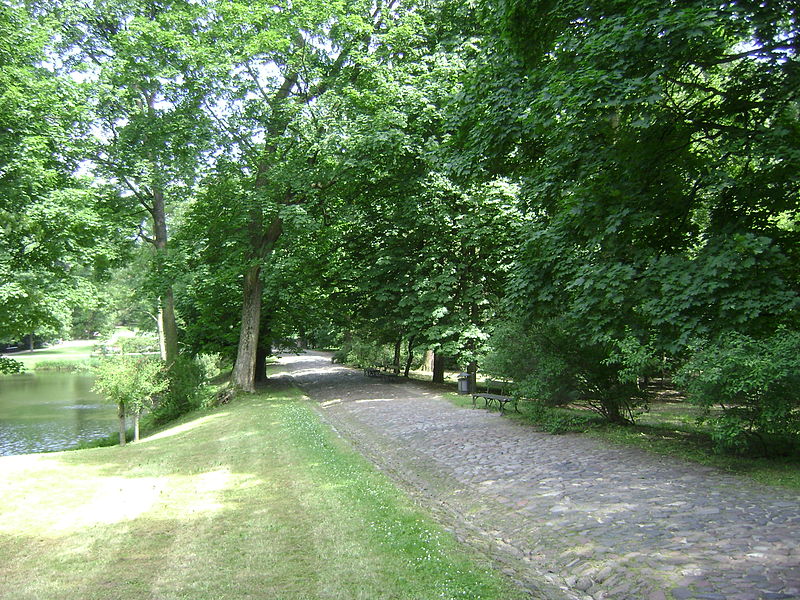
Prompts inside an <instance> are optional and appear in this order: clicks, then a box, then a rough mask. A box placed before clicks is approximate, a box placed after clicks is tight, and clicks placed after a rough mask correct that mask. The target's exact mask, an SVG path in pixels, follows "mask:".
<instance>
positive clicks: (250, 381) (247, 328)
mask: <svg viewBox="0 0 800 600" xmlns="http://www.w3.org/2000/svg"><path fill="white" fill-rule="evenodd" d="M262 217H263V215H262V213H261V211H260V210H258V209H255V210H254V211H253V214H252V215H251V222H250V228H251V232H250V234H251V239H250V243H251V245H252V249H253V258H254V259H255V260H256V261H258V262H257V263H256V264H254V265H253V266H251V267H250V268H249V269H248V270H247V273H245V276H244V290H243V292H244V293H243V299H242V324H241V329H240V330H239V348H238V350H237V351H236V364H235V365H234V367H233V375H232V376H231V382H232V383H233V385H235V386H236V387H238V388H240V389H242V390H244V391H246V392H255V391H256V386H255V378H256V354H257V353H258V334H259V329H260V326H261V292H262V291H263V289H264V285H263V283H262V282H261V262H262V261H263V260H264V259H266V258H267V256H269V255H270V254H271V253H272V249H273V248H274V247H275V243H276V242H277V241H278V239H279V238H280V237H281V234H282V233H283V221H282V220H281V218H280V217H275V218H273V220H272V222H271V223H270V225H269V228H267V231H266V232H264V231H263V225H262V222H261V218H262Z"/></svg>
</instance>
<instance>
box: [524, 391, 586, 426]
mask: <svg viewBox="0 0 800 600" xmlns="http://www.w3.org/2000/svg"><path fill="white" fill-rule="evenodd" d="M523 406H524V407H526V410H525V411H524V414H525V417H526V418H528V419H530V420H531V421H533V422H534V423H536V425H537V426H539V427H540V428H541V429H542V430H544V431H546V432H547V433H550V434H553V435H560V434H564V433H576V432H583V431H586V430H587V429H589V428H590V427H592V426H593V425H594V424H595V422H596V421H597V417H596V416H595V415H593V414H591V413H587V414H582V413H580V412H578V411H574V410H567V409H563V408H558V407H554V406H548V405H547V404H546V403H544V402H541V401H537V400H534V401H532V402H526V403H524V404H523Z"/></svg>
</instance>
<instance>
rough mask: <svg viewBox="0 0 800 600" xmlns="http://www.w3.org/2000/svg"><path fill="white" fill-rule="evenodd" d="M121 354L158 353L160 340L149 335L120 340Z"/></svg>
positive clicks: (127, 337)
mask: <svg viewBox="0 0 800 600" xmlns="http://www.w3.org/2000/svg"><path fill="white" fill-rule="evenodd" d="M118 343H119V348H120V352H122V353H123V354H145V353H157V352H158V351H159V347H158V338H156V337H153V336H147V335H135V336H124V337H120V338H119V340H118Z"/></svg>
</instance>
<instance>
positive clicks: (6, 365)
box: [0, 356, 25, 375]
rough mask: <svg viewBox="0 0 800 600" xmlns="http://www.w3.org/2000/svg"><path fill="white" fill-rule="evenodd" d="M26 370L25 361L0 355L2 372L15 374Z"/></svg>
mask: <svg viewBox="0 0 800 600" xmlns="http://www.w3.org/2000/svg"><path fill="white" fill-rule="evenodd" d="M24 371H25V365H24V363H21V362H20V361H18V360H14V359H13V358H8V357H5V356H0V374H2V375H13V374H15V373H23V372H24Z"/></svg>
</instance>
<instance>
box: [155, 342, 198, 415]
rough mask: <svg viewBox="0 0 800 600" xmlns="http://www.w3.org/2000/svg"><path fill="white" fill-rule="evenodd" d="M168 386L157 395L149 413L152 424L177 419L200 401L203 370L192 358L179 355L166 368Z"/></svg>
mask: <svg viewBox="0 0 800 600" xmlns="http://www.w3.org/2000/svg"><path fill="white" fill-rule="evenodd" d="M167 379H168V380H169V386H168V387H167V391H166V392H165V393H163V394H162V395H160V396H159V398H158V400H157V401H156V402H155V404H154V406H153V410H152V413H151V416H152V420H153V423H154V424H161V423H166V422H167V421H171V420H173V419H177V418H178V417H180V416H181V415H183V414H186V413H187V412H189V411H190V410H192V409H194V408H196V407H197V406H199V405H200V403H201V398H200V393H201V389H202V387H203V384H204V383H205V378H204V376H203V370H202V368H201V367H200V365H199V364H198V363H197V361H195V360H194V359H193V358H188V357H185V356H179V357H177V358H176V359H175V361H174V362H173V363H172V364H171V365H170V367H169V369H168V370H167Z"/></svg>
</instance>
